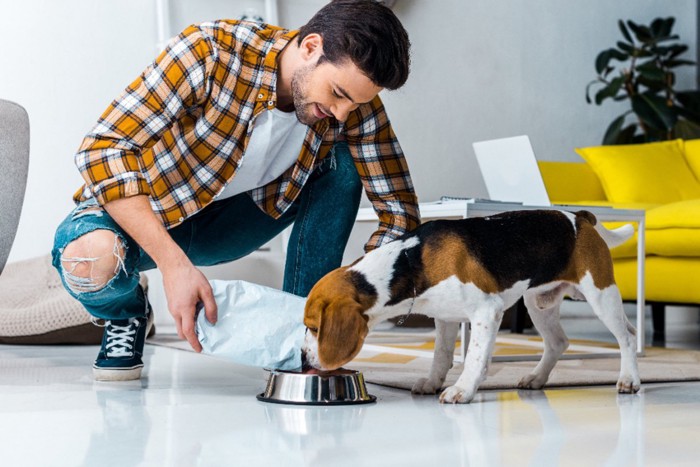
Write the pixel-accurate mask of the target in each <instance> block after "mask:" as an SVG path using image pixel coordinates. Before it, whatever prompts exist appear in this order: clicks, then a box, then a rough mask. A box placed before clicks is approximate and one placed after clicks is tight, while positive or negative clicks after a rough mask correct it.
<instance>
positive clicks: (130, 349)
mask: <svg viewBox="0 0 700 467" xmlns="http://www.w3.org/2000/svg"><path fill="white" fill-rule="evenodd" d="M138 327H139V322H138V320H136V319H134V318H131V319H130V320H129V324H127V325H126V326H116V325H114V324H112V323H108V326H107V327H106V328H105V330H106V332H107V345H106V348H107V357H131V356H133V355H134V336H135V335H136V329H137V328H138Z"/></svg>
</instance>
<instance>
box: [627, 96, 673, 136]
mask: <svg viewBox="0 0 700 467" xmlns="http://www.w3.org/2000/svg"><path fill="white" fill-rule="evenodd" d="M632 110H633V111H634V113H636V114H637V116H638V117H639V118H640V120H642V121H643V122H644V124H645V125H647V126H648V127H650V128H654V129H657V130H664V131H668V130H670V129H672V128H673V126H674V125H675V124H676V121H677V120H678V115H677V113H676V112H675V109H673V108H671V107H669V106H668V105H666V99H664V98H662V97H659V96H655V95H653V94H637V95H636V96H633V97H632Z"/></svg>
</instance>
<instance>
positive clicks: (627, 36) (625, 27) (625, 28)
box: [617, 19, 634, 44]
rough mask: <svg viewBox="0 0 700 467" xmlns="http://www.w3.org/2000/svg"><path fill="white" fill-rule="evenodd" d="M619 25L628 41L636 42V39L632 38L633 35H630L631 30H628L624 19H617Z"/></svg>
mask: <svg viewBox="0 0 700 467" xmlns="http://www.w3.org/2000/svg"><path fill="white" fill-rule="evenodd" d="M617 26H618V27H619V28H620V32H622V35H623V36H624V38H625V39H627V42H629V43H630V44H634V41H633V40H632V36H631V35H630V32H629V31H628V30H627V26H625V22H624V21H622V20H621V19H619V20H617Z"/></svg>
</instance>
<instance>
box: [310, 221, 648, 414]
mask: <svg viewBox="0 0 700 467" xmlns="http://www.w3.org/2000/svg"><path fill="white" fill-rule="evenodd" d="M633 233H634V229H633V228H632V226H631V225H626V226H624V227H621V228H618V229H616V230H613V231H610V230H607V229H605V227H603V226H602V225H600V224H599V223H598V222H597V221H596V218H595V216H593V214H591V213H590V212H588V211H579V212H577V213H569V212H563V211H556V210H535V211H516V212H510V213H504V214H499V215H495V216H490V217H484V218H471V219H462V220H440V221H432V222H427V223H425V224H423V225H421V226H420V227H418V228H417V229H416V230H414V231H413V232H411V233H409V234H407V235H404V236H403V237H401V238H399V239H397V240H395V241H393V242H391V243H388V244H386V245H384V246H382V247H381V248H378V249H376V250H373V251H371V252H369V253H368V254H366V255H365V256H364V257H362V258H360V259H359V260H357V261H356V262H355V263H353V264H352V265H350V266H346V267H342V268H339V269H336V270H335V271H332V272H330V273H329V274H327V275H326V276H325V277H323V278H322V279H321V280H320V281H319V282H318V283H317V284H316V285H315V286H314V287H313V289H312V290H311V293H310V294H309V297H308V300H307V303H306V308H305V313H304V323H305V325H306V326H307V328H308V330H309V332H307V336H306V340H305V342H304V348H303V354H304V357H305V360H306V362H307V364H308V365H310V366H313V367H315V368H319V369H322V370H333V369H336V368H339V367H341V366H342V365H344V364H346V363H347V362H349V361H350V360H352V359H353V358H354V357H355V356H356V355H357V354H358V353H359V351H360V349H361V348H362V344H363V343H364V340H365V337H366V336H367V334H368V332H369V330H370V329H372V327H373V326H375V325H376V324H377V323H379V322H381V321H385V320H387V319H390V318H393V317H396V316H399V315H404V314H406V313H408V312H409V310H411V311H412V312H413V313H420V314H424V315H428V316H431V317H433V318H435V326H436V338H435V353H434V358H433V363H432V366H431V369H430V373H429V375H428V377H427V378H421V379H420V380H418V381H417V382H416V384H415V385H414V387H413V392H414V393H418V394H435V393H436V392H438V391H439V390H440V389H441V388H442V385H443V383H444V381H445V376H446V375H447V372H448V370H449V369H450V368H451V366H452V361H453V356H454V348H455V341H456V338H457V334H458V330H459V323H460V322H464V321H469V322H470V323H471V335H470V339H469V345H468V350H467V356H466V359H465V362H464V371H463V372H462V374H461V376H460V377H459V379H458V380H457V382H456V383H455V384H454V385H453V386H450V387H448V388H447V389H445V390H444V391H443V392H442V394H441V395H440V402H444V403H468V402H470V401H471V400H472V398H473V397H474V394H475V393H476V391H477V389H478V387H479V384H481V382H482V381H483V380H484V379H485V377H486V371H487V367H488V363H489V361H490V359H491V354H492V351H493V347H494V343H495V340H496V334H497V332H498V329H499V326H500V322H501V319H502V317H503V313H504V311H505V310H506V309H508V308H509V307H511V306H512V305H513V304H514V303H515V302H516V301H517V300H518V299H519V298H520V297H524V301H525V305H526V306H527V310H528V313H529V314H530V317H531V318H532V321H533V323H534V325H535V327H536V328H537V330H538V331H539V333H540V334H541V336H542V338H543V341H544V346H545V349H544V354H543V356H542V359H541V360H540V362H539V363H538V365H537V366H536V367H535V369H534V370H533V371H532V373H531V374H529V375H528V376H526V377H524V378H523V379H522V380H521V381H520V382H519V384H518V387H520V388H524V389H539V388H541V387H542V386H543V385H544V384H545V383H546V382H547V379H548V378H549V374H550V372H551V371H552V368H553V367H554V365H555V364H556V362H557V360H558V359H559V357H560V356H561V355H562V353H563V352H564V350H566V348H567V347H568V339H567V337H566V335H565V334H564V330H563V329H562V327H561V325H560V324H559V305H560V304H561V302H562V300H563V298H564V296H565V295H568V296H570V297H572V298H577V299H586V300H587V301H588V303H589V304H590V305H591V307H592V308H593V311H594V313H595V314H596V315H597V316H598V318H600V319H601V321H603V323H604V324H605V325H606V326H607V328H608V329H609V330H610V331H611V332H612V333H613V335H614V336H615V338H616V339H617V341H618V343H619V345H620V352H621V369H620V377H619V379H618V382H617V389H618V392H620V393H635V392H637V391H638V390H639V386H640V380H639V374H638V371H637V360H636V352H635V337H634V335H635V330H634V328H633V327H632V325H631V324H630V322H629V321H628V320H627V318H626V316H625V314H624V312H623V308H622V300H621V297H620V292H619V290H618V287H617V285H616V284H615V279H614V277H613V267H612V259H611V256H610V251H609V248H611V247H613V246H617V245H619V244H621V243H623V242H624V241H626V240H627V239H629V238H630V237H631V236H632V235H633Z"/></svg>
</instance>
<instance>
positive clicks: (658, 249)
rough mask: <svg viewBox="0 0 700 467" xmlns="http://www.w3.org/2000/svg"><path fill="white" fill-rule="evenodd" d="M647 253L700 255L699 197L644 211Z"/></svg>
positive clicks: (684, 255)
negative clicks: (645, 212)
mask: <svg viewBox="0 0 700 467" xmlns="http://www.w3.org/2000/svg"><path fill="white" fill-rule="evenodd" d="M646 218H647V225H646V226H647V234H646V252H647V255H658V256H680V257H693V256H696V257H697V256H700V199H694V200H688V201H679V202H677V203H670V204H666V205H663V206H659V207H657V208H654V209H651V210H649V211H647V216H646Z"/></svg>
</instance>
